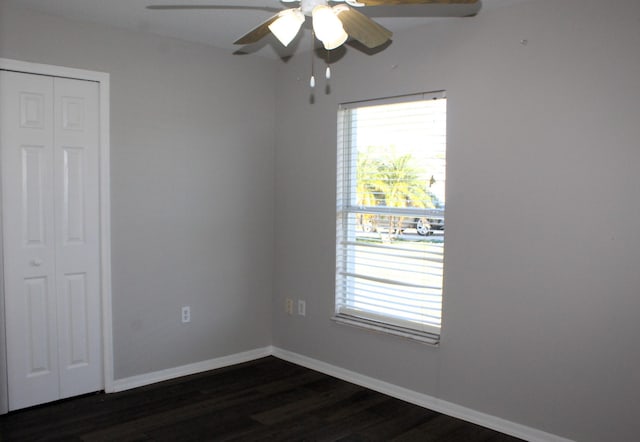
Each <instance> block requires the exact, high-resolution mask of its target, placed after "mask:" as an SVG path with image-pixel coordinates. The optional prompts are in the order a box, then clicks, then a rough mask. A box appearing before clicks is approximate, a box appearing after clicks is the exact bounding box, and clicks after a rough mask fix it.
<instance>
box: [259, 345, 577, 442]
mask: <svg viewBox="0 0 640 442" xmlns="http://www.w3.org/2000/svg"><path fill="white" fill-rule="evenodd" d="M272 354H273V356H275V357H277V358H279V359H283V360H285V361H289V362H292V363H294V364H297V365H301V366H303V367H307V368H310V369H312V370H316V371H319V372H321V373H325V374H328V375H330V376H333V377H336V378H338V379H342V380H345V381H347V382H351V383H353V384H356V385H360V386H362V387H366V388H369V389H371V390H374V391H378V392H380V393H384V394H386V395H389V396H392V397H394V398H397V399H401V400H403V401H406V402H409V403H412V404H415V405H419V406H421V407H424V408H428V409H430V410H433V411H437V412H438V413H442V414H446V415H447V416H452V417H455V418H458V419H462V420H465V421H467V422H471V423H474V424H477V425H481V426H483V427H486V428H490V429H492V430H495V431H499V432H501V433H504V434H508V435H510V436H513V437H517V438H520V439H524V440H527V441H530V442H572V441H571V440H570V439H565V438H563V437H560V436H556V435H554V434H550V433H546V432H544V431H540V430H536V429H535V428H531V427H527V426H525V425H520V424H517V423H514V422H510V421H508V420H505V419H501V418H499V417H495V416H491V415H489V414H485V413H481V412H479V411H476V410H472V409H470V408H467V407H463V406H461V405H456V404H453V403H451V402H447V401H444V400H442V399H438V398H435V397H432V396H429V395H426V394H422V393H418V392H416V391H413V390H408V389H406V388H403V387H399V386H397V385H394V384H390V383H388V382H384V381H381V380H379V379H375V378H370V377H368V376H364V375H362V374H359V373H356V372H354V371H350V370H345V369H344V368H340V367H336V366H335V365H331V364H327V363H326V362H322V361H319V360H317V359H312V358H309V357H307V356H303V355H300V354H297V353H293V352H290V351H287V350H282V349H280V348H273V353H272Z"/></svg>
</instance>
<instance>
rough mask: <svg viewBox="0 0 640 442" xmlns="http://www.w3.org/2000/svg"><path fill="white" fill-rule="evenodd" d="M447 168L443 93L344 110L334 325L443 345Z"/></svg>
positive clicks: (340, 137) (341, 117)
mask: <svg viewBox="0 0 640 442" xmlns="http://www.w3.org/2000/svg"><path fill="white" fill-rule="evenodd" d="M445 166H446V98H445V94H444V92H438V93H428V94H419V95H411V96H405V97H398V98H394V99H385V100H373V101H366V102H358V103H349V104H344V105H341V106H340V109H339V111H338V183H337V184H338V186H337V229H336V230H337V246H336V257H337V259H336V315H335V317H334V319H336V320H337V321H339V322H344V323H348V324H351V325H358V326H363V327H366V328H372V329H375V330H382V331H386V332H389V333H393V334H399V335H402V336H406V337H410V338H413V339H418V340H420V341H424V342H428V343H431V344H437V343H438V342H439V339H440V327H441V317H442V314H441V312H442V283H443V269H444V266H443V263H444V227H445V223H444V219H445V217H444V213H445V210H444V208H445V169H446V167H445Z"/></svg>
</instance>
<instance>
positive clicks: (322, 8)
mask: <svg viewBox="0 0 640 442" xmlns="http://www.w3.org/2000/svg"><path fill="white" fill-rule="evenodd" d="M312 17H313V31H314V32H315V34H316V37H318V40H320V41H321V42H322V44H323V45H324V48H325V49H327V50H329V51H330V50H332V49H335V48H337V47H339V46H340V45H342V44H343V43H344V42H345V41H347V38H349V36H348V35H347V33H346V32H345V30H344V27H343V26H342V22H341V21H340V19H339V18H338V16H337V15H336V13H335V11H334V10H333V8H331V7H330V6H326V5H318V6H316V7H315V8H313V13H312Z"/></svg>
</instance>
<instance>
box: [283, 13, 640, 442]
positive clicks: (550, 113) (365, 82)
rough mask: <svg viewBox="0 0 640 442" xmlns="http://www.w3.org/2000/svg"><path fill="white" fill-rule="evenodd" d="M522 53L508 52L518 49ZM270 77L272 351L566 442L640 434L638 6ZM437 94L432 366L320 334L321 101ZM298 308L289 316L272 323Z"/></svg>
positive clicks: (323, 308)
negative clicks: (444, 163) (443, 152)
mask: <svg viewBox="0 0 640 442" xmlns="http://www.w3.org/2000/svg"><path fill="white" fill-rule="evenodd" d="M521 40H527V44H526V45H523V44H521ZM309 68H310V66H309V60H308V57H305V56H301V57H298V58H297V59H296V60H293V61H292V62H290V63H289V64H287V65H285V66H282V67H281V68H280V70H279V75H278V87H279V90H278V92H279V93H278V104H277V107H278V109H279V116H280V118H279V119H278V123H277V124H278V131H277V133H278V139H277V144H276V145H277V148H276V149H277V154H276V164H277V165H276V195H277V197H276V263H277V264H276V267H277V269H276V277H275V288H274V295H275V296H274V304H273V309H274V310H273V315H274V322H273V323H274V344H275V345H276V346H278V347H281V348H284V349H287V350H291V351H294V352H298V353H301V354H304V355H307V356H310V357H313V358H317V359H319V360H322V361H325V362H328V363H331V364H335V365H337V366H340V367H344V368H347V369H350V370H354V371H356V372H360V373H363V374H365V375H368V376H372V377H375V378H379V379H382V380H384V381H388V382H391V383H394V384H398V385H400V386H403V387H406V388H409V389H412V390H415V391H418V392H422V393H426V394H428V395H432V396H435V397H438V398H442V399H445V400H447V401H450V402H453V403H456V404H460V405H463V406H467V407H470V408H472V409H475V410H478V411H482V412H485V413H488V414H491V415H495V416H499V417H502V418H505V419H508V420H511V421H514V422H518V423H521V424H524V425H528V426H531V427H534V428H538V429H541V430H543V431H547V432H550V433H553V434H558V435H561V436H564V437H568V438H572V439H577V440H580V441H604V440H611V441H612V440H616V441H630V440H636V439H637V435H638V432H639V431H640V422H639V421H638V415H637V413H638V395H639V394H640V369H639V365H640V339H639V336H640V271H639V265H640V229H639V226H640V198H639V196H638V195H640V180H639V179H638V175H639V174H638V169H639V168H640V119H639V118H640V3H639V2H638V1H637V0H618V1H616V2H602V1H600V0H587V1H579V0H563V1H562V2H552V1H546V2H545V1H529V2H523V3H521V4H519V5H517V6H511V7H506V8H504V9H501V10H497V11H485V12H484V13H480V15H478V16H477V17H475V18H469V19H459V20H447V21H440V22H435V23H433V24H430V25H428V26H423V27H421V28H418V29H414V30H411V31H406V32H401V33H399V34H398V35H396V36H395V38H394V41H393V44H392V45H391V46H390V47H389V48H387V49H385V50H384V51H382V52H381V53H379V54H377V55H374V56H367V55H363V54H361V53H359V52H358V51H356V50H354V49H352V48H349V49H348V53H347V54H346V56H345V57H344V58H343V59H342V60H340V61H339V62H337V63H336V64H335V65H334V69H333V74H334V78H333V80H332V93H331V94H330V95H324V94H323V93H322V82H320V83H321V84H320V88H319V89H320V92H319V93H317V95H316V100H315V104H313V105H311V104H309V99H308V98H309V89H308V85H307V83H308V75H309V74H308V73H309ZM441 89H445V90H447V92H448V97H449V100H448V106H449V107H448V109H449V120H448V121H449V130H448V133H449V144H448V182H447V185H448V194H447V240H446V243H447V245H446V253H445V255H446V257H445V260H446V276H445V301H444V326H443V332H442V343H441V346H440V347H439V348H432V347H427V346H424V345H421V344H417V343H412V342H409V341H406V340H403V339H399V338H394V337H386V336H381V335H379V334H372V333H369V332H367V331H362V330H359V329H355V328H349V327H344V326H341V325H338V324H335V323H333V322H332V321H331V320H330V317H331V314H332V311H333V293H334V244H335V215H334V212H335V197H334V192H335V183H334V181H335V150H336V148H335V144H336V130H335V127H336V110H337V105H338V103H339V102H347V101H352V100H361V99H368V98H376V97H385V96H392V95H397V94H407V93H413V92H421V91H434V90H441ZM285 297H293V298H303V299H306V302H307V316H306V318H301V317H297V316H294V317H289V316H287V315H285V314H284V298H285Z"/></svg>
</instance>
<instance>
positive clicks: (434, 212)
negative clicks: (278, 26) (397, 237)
mask: <svg viewBox="0 0 640 442" xmlns="http://www.w3.org/2000/svg"><path fill="white" fill-rule="evenodd" d="M430 212H431V213H429V215H430V216H428V217H423V218H413V219H412V218H408V217H406V216H403V217H399V216H395V217H392V218H391V219H390V217H389V216H387V215H374V214H359V215H358V218H357V221H358V227H359V229H360V230H362V231H363V232H365V233H370V232H378V233H383V232H384V233H387V232H388V231H389V228H390V227H391V229H392V233H394V234H400V233H403V232H404V231H406V230H410V229H415V231H416V233H417V234H418V235H420V236H428V235H433V233H434V231H444V209H430Z"/></svg>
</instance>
